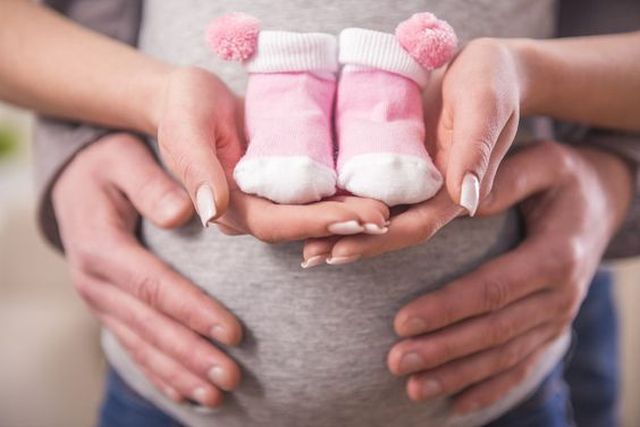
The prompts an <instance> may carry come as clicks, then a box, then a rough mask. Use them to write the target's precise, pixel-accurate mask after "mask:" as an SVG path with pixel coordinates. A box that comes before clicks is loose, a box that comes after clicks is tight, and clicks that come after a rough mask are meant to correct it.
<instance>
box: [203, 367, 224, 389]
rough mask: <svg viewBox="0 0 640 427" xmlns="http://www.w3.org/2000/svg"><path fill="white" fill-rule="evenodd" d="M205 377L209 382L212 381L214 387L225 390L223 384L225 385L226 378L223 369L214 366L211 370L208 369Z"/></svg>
mask: <svg viewBox="0 0 640 427" xmlns="http://www.w3.org/2000/svg"><path fill="white" fill-rule="evenodd" d="M207 376H208V377H209V379H210V380H211V381H213V383H214V384H215V385H217V386H218V387H220V388H222V389H224V388H225V387H224V386H223V384H226V383H227V376H226V375H225V373H224V369H222V368H221V367H220V366H218V365H214V366H213V367H212V368H211V369H209V372H208V374H207Z"/></svg>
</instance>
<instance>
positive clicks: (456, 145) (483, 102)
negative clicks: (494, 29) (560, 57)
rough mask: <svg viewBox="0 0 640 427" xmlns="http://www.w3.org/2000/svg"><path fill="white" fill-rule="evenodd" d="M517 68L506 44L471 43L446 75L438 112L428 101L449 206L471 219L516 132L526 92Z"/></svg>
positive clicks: (514, 52) (435, 102)
mask: <svg viewBox="0 0 640 427" xmlns="http://www.w3.org/2000/svg"><path fill="white" fill-rule="evenodd" d="M521 62H522V60H521V58H519V56H518V51H517V50H516V49H514V48H513V47H512V45H511V44H510V43H508V42H506V41H502V40H500V39H488V38H487V39H476V40H473V41H472V42H470V43H469V44H468V45H467V46H466V47H465V48H464V49H462V51H461V52H460V53H459V54H458V56H457V57H456V58H455V59H454V60H453V62H452V63H451V64H450V65H449V67H448V68H447V69H446V71H445V73H444V77H443V78H442V85H441V88H442V89H441V97H442V99H441V106H439V105H438V99H437V96H430V97H427V98H426V99H427V101H426V106H425V111H426V125H427V129H428V130H429V131H431V132H433V131H435V132H436V134H435V135H433V134H432V135H430V138H429V140H430V141H435V148H434V160H435V163H436V165H437V166H438V168H439V169H440V170H441V171H442V172H443V174H444V176H445V186H446V189H447V191H448V192H449V196H450V197H451V200H453V201H454V202H456V203H458V204H459V205H460V206H462V207H463V208H465V209H466V210H467V212H468V213H469V214H470V215H472V216H473V215H474V214H475V212H476V210H477V208H478V203H479V201H480V200H481V199H482V198H483V197H484V196H485V195H486V194H488V193H489V192H490V190H491V187H492V185H493V180H494V177H495V174H496V170H497V168H498V166H499V165H500V162H501V161H502V159H503V158H504V156H505V154H506V153H507V151H508V150H509V148H510V147H511V144H512V142H513V139H514V137H515V135H516V132H517V130H518V122H519V120H520V110H521V107H522V103H523V102H524V97H525V95H526V89H527V80H526V78H525V76H524V75H523V71H522V68H523V66H522V64H521ZM436 85H437V82H436Z"/></svg>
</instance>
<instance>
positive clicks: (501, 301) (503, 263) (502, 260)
mask: <svg viewBox="0 0 640 427" xmlns="http://www.w3.org/2000/svg"><path fill="white" fill-rule="evenodd" d="M546 250H547V248H546V247H545V246H544V242H542V241H541V240H540V239H537V240H534V241H525V242H524V243H522V244H520V246H518V247H517V248H515V249H514V250H512V251H511V252H507V253H506V254H504V255H502V256H500V257H498V258H496V259H494V260H491V261H489V262H487V263H486V264H484V265H482V266H480V267H479V268H478V269H476V270H475V271H473V272H471V273H469V274H467V275H466V276H463V277H461V278H459V279H456V280H454V281H453V282H451V283H449V284H448V285H446V286H444V287H443V288H440V289H438V290H436V291H434V292H431V293H429V294H427V295H424V296H422V297H420V298H417V299H415V300H413V301H412V302H410V303H409V304H407V305H406V306H404V307H403V308H402V309H400V311H399V312H398V314H397V315H396V317H395V319H394V327H395V330H396V333H397V334H398V335H400V336H403V337H409V336H414V335H421V334H424V333H427V332H430V331H435V330H437V329H440V328H443V327H445V326H448V325H451V324H454V323H457V322H460V321H462V320H464V319H468V318H471V317H474V316H478V315H481V314H485V313H490V312H493V311H497V310H499V309H501V308H503V307H505V306H507V305H509V304H511V303H513V302H514V301H517V300H519V299H521V298H523V297H525V296H527V295H530V294H532V293H535V292H537V291H541V290H544V289H548V288H549V287H550V286H552V281H553V274H555V273H552V272H555V271H556V269H557V266H555V265H554V260H553V259H549V258H546V257H542V259H541V257H540V253H545V251H546ZM541 251H542V252H541Z"/></svg>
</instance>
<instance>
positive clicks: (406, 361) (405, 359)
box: [398, 351, 424, 374]
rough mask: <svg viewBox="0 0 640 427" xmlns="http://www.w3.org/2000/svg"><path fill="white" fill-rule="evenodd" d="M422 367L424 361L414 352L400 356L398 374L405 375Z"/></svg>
mask: <svg viewBox="0 0 640 427" xmlns="http://www.w3.org/2000/svg"><path fill="white" fill-rule="evenodd" d="M423 367H424V360H422V357H420V355H419V354H418V353H416V352H415V351H412V352H409V353H407V354H405V355H404V356H402V358H401V359H400V363H399V364H398V368H399V369H400V373H402V374H407V373H409V372H415V371H419V370H421V369H422V368H423Z"/></svg>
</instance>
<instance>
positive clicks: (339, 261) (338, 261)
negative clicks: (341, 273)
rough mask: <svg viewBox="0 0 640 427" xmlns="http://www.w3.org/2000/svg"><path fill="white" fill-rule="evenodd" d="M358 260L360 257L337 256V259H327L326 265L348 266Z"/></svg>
mask: <svg viewBox="0 0 640 427" xmlns="http://www.w3.org/2000/svg"><path fill="white" fill-rule="evenodd" d="M359 259H360V255H351V256H339V257H333V258H327V260H326V263H327V264H329V265H342V264H349V263H351V262H354V261H357V260H359Z"/></svg>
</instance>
